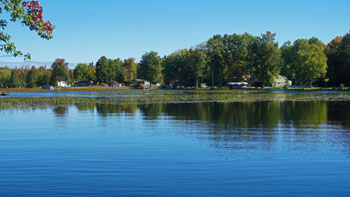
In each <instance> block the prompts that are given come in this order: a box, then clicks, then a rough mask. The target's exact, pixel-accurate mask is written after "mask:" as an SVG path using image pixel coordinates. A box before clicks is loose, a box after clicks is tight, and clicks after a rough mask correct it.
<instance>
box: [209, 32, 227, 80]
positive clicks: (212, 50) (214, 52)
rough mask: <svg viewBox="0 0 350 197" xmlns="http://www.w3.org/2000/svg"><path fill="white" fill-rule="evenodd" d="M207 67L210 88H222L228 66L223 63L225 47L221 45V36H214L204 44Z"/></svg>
mask: <svg viewBox="0 0 350 197" xmlns="http://www.w3.org/2000/svg"><path fill="white" fill-rule="evenodd" d="M206 50H207V53H208V54H207V55H208V65H209V68H210V76H211V82H212V86H215V84H216V85H219V86H222V85H224V83H225V82H226V81H227V77H226V73H227V70H228V65H227V64H226V62H225V52H226V49H225V45H224V44H223V43H222V36H221V35H215V36H213V37H212V38H210V39H209V40H208V41H207V42H206Z"/></svg>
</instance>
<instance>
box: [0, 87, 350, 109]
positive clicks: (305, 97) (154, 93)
mask: <svg viewBox="0 0 350 197" xmlns="http://www.w3.org/2000/svg"><path fill="white" fill-rule="evenodd" d="M0 101H1V102H0V106H2V107H5V106H7V107H11V106H16V107H18V106H46V105H71V104H87V103H100V104H117V105H120V104H153V103H203V102H255V101H335V102H336V101H350V92H348V91H338V92H327V91H326V92H317V91H316V92H304V91H301V92H294V93H288V92H274V91H266V90H265V91H263V90H250V91H241V90H234V91H232V90H217V91H210V90H208V91H160V90H151V91H131V92H128V91H121V92H115V93H113V94H111V96H108V97H106V94H105V93H104V94H95V95H94V97H83V96H81V97H69V96H68V97H67V96H57V97H2V98H0Z"/></svg>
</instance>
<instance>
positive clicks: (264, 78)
mask: <svg viewBox="0 0 350 197" xmlns="http://www.w3.org/2000/svg"><path fill="white" fill-rule="evenodd" d="M275 36H276V34H273V33H271V32H269V31H268V32H266V34H262V35H261V37H260V38H257V39H255V40H254V42H253V44H252V46H251V50H252V55H251V61H250V65H249V67H250V69H251V74H252V77H253V78H254V79H255V80H257V81H260V82H261V83H262V86H265V85H267V84H271V83H272V81H273V79H274V77H276V76H277V75H278V73H279V72H280V69H281V51H280V49H279V47H278V43H277V42H275Z"/></svg>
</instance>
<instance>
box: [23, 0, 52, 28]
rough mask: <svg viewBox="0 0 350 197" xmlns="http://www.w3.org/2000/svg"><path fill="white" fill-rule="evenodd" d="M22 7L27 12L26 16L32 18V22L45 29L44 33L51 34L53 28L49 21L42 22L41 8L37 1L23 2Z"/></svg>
mask: <svg viewBox="0 0 350 197" xmlns="http://www.w3.org/2000/svg"><path fill="white" fill-rule="evenodd" d="M22 6H23V8H24V9H25V10H26V11H27V14H28V15H30V16H31V17H32V20H33V22H39V23H40V25H42V26H43V28H44V29H45V31H46V33H48V34H51V33H52V31H53V29H54V26H53V25H52V24H51V23H50V21H46V22H45V21H44V20H43V8H42V7H41V6H40V4H39V2H38V1H23V2H22Z"/></svg>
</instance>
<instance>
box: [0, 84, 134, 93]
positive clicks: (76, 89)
mask: <svg viewBox="0 0 350 197" xmlns="http://www.w3.org/2000/svg"><path fill="white" fill-rule="evenodd" d="M125 90H130V88H129V87H103V86H93V87H70V88H55V90H45V89H42V88H0V93H1V92H4V93H11V92H94V91H97V92H98V91H125Z"/></svg>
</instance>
